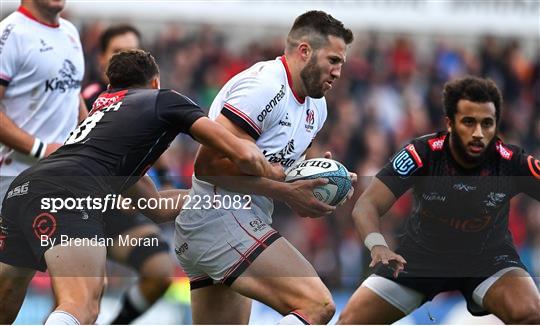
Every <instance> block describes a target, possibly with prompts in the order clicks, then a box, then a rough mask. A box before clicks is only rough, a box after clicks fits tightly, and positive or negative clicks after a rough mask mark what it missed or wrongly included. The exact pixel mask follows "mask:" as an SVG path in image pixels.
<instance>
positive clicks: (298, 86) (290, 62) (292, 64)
mask: <svg viewBox="0 0 540 326" xmlns="http://www.w3.org/2000/svg"><path fill="white" fill-rule="evenodd" d="M285 60H286V61H287V66H288V68H289V72H290V74H291V80H292V85H291V88H292V90H293V92H294V94H295V95H296V96H297V97H299V98H301V99H303V98H305V97H306V96H307V95H306V90H305V87H304V82H303V80H302V77H300V73H301V71H302V69H300V65H299V64H298V63H297V62H296V59H295V58H294V56H292V55H286V56H285Z"/></svg>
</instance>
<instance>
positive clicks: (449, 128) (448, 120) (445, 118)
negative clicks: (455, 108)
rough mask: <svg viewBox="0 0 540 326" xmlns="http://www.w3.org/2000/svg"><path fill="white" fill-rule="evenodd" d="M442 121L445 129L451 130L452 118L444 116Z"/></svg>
mask: <svg viewBox="0 0 540 326" xmlns="http://www.w3.org/2000/svg"><path fill="white" fill-rule="evenodd" d="M444 121H445V123H446V130H447V131H448V132H452V120H450V118H449V117H444Z"/></svg>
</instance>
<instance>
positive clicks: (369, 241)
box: [364, 232, 388, 251]
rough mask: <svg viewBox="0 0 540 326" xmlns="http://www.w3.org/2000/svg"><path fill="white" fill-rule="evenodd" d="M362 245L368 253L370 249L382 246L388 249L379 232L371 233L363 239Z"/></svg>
mask: <svg viewBox="0 0 540 326" xmlns="http://www.w3.org/2000/svg"><path fill="white" fill-rule="evenodd" d="M364 245H365V246H366V247H367V248H368V249H369V251H371V249H373V247H375V246H384V247H386V248H388V244H387V243H386V240H384V236H383V235H382V234H380V233H379V232H371V233H370V234H368V235H367V236H366V238H365V239H364Z"/></svg>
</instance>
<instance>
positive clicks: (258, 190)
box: [195, 150, 288, 201]
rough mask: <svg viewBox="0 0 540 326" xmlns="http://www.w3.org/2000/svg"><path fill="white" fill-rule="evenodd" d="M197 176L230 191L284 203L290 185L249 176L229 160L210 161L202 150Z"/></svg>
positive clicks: (197, 163)
mask: <svg viewBox="0 0 540 326" xmlns="http://www.w3.org/2000/svg"><path fill="white" fill-rule="evenodd" d="M195 176H196V177H197V178H198V179H200V180H203V181H206V182H209V183H211V184H213V185H216V186H218V187H221V188H223V189H227V190H229V191H234V192H239V193H245V194H252V195H261V196H266V197H270V198H274V199H277V200H281V201H284V200H285V197H286V193H287V186H288V184H286V183H283V182H279V181H274V180H270V179H267V178H262V177H254V176H247V175H246V174H245V173H243V172H242V171H241V170H240V169H239V168H238V166H237V165H236V164H234V163H233V162H231V161H230V160H229V159H227V158H221V159H215V158H214V159H213V160H212V159H210V157H206V156H205V152H204V151H203V150H201V152H200V153H199V156H198V157H197V161H196V162H195Z"/></svg>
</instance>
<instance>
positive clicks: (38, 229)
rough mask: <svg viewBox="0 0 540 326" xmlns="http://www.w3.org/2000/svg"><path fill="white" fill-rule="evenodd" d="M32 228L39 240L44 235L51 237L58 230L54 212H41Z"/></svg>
mask: <svg viewBox="0 0 540 326" xmlns="http://www.w3.org/2000/svg"><path fill="white" fill-rule="evenodd" d="M32 229H33V230H34V235H35V236H36V238H37V239H38V240H41V239H42V236H47V237H48V238H50V237H51V236H52V235H53V234H54V232H56V218H55V217H54V216H53V215H52V214H49V213H41V214H39V215H38V216H36V217H35V218H34V222H33V223H32Z"/></svg>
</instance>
